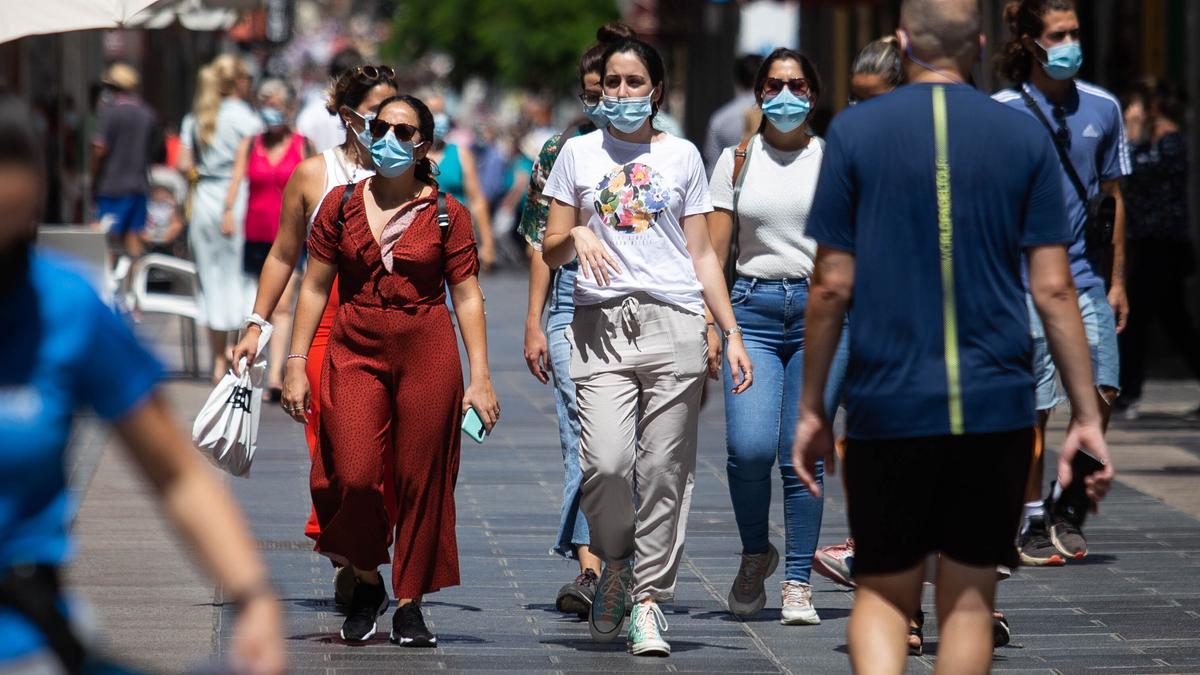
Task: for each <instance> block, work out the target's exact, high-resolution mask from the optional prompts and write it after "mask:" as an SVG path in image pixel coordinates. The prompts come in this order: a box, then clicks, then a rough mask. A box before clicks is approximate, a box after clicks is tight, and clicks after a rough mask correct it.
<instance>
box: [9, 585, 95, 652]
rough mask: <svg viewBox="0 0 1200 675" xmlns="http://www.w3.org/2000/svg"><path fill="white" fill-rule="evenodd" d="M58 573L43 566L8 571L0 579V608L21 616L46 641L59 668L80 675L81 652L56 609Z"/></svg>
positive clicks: (67, 625)
mask: <svg viewBox="0 0 1200 675" xmlns="http://www.w3.org/2000/svg"><path fill="white" fill-rule="evenodd" d="M58 598H59V581H58V573H57V570H55V569H54V568H52V567H49V566H47V565H37V566H35V567H31V568H23V569H21V570H16V569H14V570H9V571H8V572H7V574H5V575H4V577H3V578H2V579H0V606H4V607H11V608H12V609H15V610H16V611H17V612H19V613H21V614H23V615H24V616H25V618H26V619H28V620H29V622H30V623H32V624H33V625H34V626H36V627H37V629H38V630H39V631H41V632H42V635H43V637H45V638H46V643H47V645H49V647H50V651H52V652H54V654H55V656H57V657H58V660H59V662H60V663H61V664H62V666H63V669H64V670H65V671H66V672H67V673H70V674H71V675H76V673H83V672H84V669H83V665H84V661H85V656H86V654H85V650H84V646H83V644H82V643H81V642H80V641H79V638H77V637H76V636H75V633H74V631H73V630H72V628H71V624H70V622H69V621H68V620H67V617H65V616H64V615H63V613H62V612H61V611H59V609H58Z"/></svg>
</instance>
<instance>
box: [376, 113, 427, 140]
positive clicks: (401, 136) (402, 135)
mask: <svg viewBox="0 0 1200 675" xmlns="http://www.w3.org/2000/svg"><path fill="white" fill-rule="evenodd" d="M367 129H368V130H370V132H371V138H383V137H384V136H385V135H387V132H388V129H395V130H396V140H398V141H400V142H401V143H407V142H408V141H411V140H412V139H413V136H416V135H417V133H418V132H419V131H420V129H418V128H416V127H414V126H413V125H411V124H405V123H403V122H398V123H396V124H392V123H391V122H384V121H383V120H381V119H379V118H378V117H376V118H374V119H372V120H370V121H369V122H367Z"/></svg>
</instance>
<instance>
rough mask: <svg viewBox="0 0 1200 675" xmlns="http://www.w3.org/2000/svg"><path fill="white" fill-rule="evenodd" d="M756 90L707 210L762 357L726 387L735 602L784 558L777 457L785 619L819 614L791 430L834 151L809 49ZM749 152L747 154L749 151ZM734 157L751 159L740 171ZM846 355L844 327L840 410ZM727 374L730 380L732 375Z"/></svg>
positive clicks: (781, 55)
mask: <svg viewBox="0 0 1200 675" xmlns="http://www.w3.org/2000/svg"><path fill="white" fill-rule="evenodd" d="M754 92H755V96H756V97H757V99H758V104H759V107H760V108H761V109H762V113H763V119H762V122H761V123H760V124H759V128H758V133H757V134H755V135H754V136H752V137H751V138H750V139H748V140H747V141H744V142H743V143H742V144H741V145H740V146H738V147H736V148H727V149H726V150H725V151H724V152H723V153H722V154H721V157H720V159H718V160H717V164H716V167H715V168H714V170H713V176H712V183H711V190H712V200H713V207H714V208H715V209H716V210H715V211H713V212H712V213H711V214H709V218H708V222H709V229H710V232H711V235H712V241H713V247H714V248H715V249H716V251H717V254H718V256H719V257H720V258H721V259H722V262H725V261H726V260H727V259H728V258H729V257H730V256H731V255H736V260H735V261H734V265H735V266H736V273H737V277H736V281H735V283H734V285H733V290H732V293H731V298H732V302H733V311H734V314H735V316H736V317H737V323H738V325H739V326H741V327H742V329H743V330H744V331H745V335H744V341H745V345H746V351H747V353H749V355H750V358H751V359H753V360H754V364H755V366H757V370H756V373H755V374H756V375H757V378H756V382H755V386H754V389H753V390H752V391H751V392H750V394H749V395H745V396H732V395H730V394H726V396H725V416H726V447H727V450H728V463H727V465H726V471H727V474H728V476H729V492H730V497H731V499H732V501H733V511H734V517H735V519H736V520H737V524H738V532H739V534H740V535H741V539H742V555H741V566H740V568H739V569H738V573H737V576H736V577H735V578H734V581H733V587H732V588H731V589H730V591H729V596H728V604H729V611H730V612H732V613H733V614H735V615H737V616H743V617H748V616H753V615H755V614H757V613H758V612H759V611H760V610H762V608H763V607H764V606H765V605H766V602H767V595H766V589H765V581H766V579H767V577H769V576H770V575H771V574H772V573H773V572H774V571H775V568H776V566H777V565H778V563H779V553H778V551H777V550H776V548H775V547H774V546H773V545H772V544H771V542H770V539H769V536H768V532H769V527H768V525H769V521H770V516H771V471H772V469H773V468H774V466H775V465H776V462H778V465H779V472H780V475H781V477H782V479H783V511H784V529H785V530H786V536H785V548H784V556H785V561H786V563H785V574H784V580H783V588H782V603H781V604H782V623H784V624H786V625H793V624H818V623H820V622H821V619H820V617H819V616H818V615H817V612H816V610H815V609H814V608H813V604H812V585H811V584H810V583H809V581H810V575H811V572H812V557H813V551H814V550H815V549H816V547H817V535H818V534H820V530H821V510H822V502H821V499H820V498H819V497H814V496H813V495H811V494H809V492H808V491H807V490H806V489H805V488H804V486H803V485H802V484H801V483H800V479H799V478H798V477H797V476H796V473H795V471H794V470H793V469H792V436H793V434H794V432H795V429H796V422H797V420H798V413H799V404H800V389H801V376H802V371H803V361H804V311H805V305H806V304H807V299H808V277H809V275H810V274H812V271H813V259H814V256H815V254H816V243H815V242H814V241H813V240H812V239H810V238H809V237H807V236H805V234H804V226H805V219H806V218H807V216H808V210H809V207H810V205H811V204H812V199H813V195H814V193H815V191H816V186H817V176H818V174H819V172H820V168H821V158H822V154H823V152H822V151H823V143H822V141H821V139H819V138H817V137H816V136H814V135H813V133H812V131H811V130H809V129H808V127H807V126H806V125H805V120H807V118H808V114H809V112H810V111H811V110H812V108H813V106H814V105H815V104H816V102H817V99H818V97H819V96H820V93H821V84H820V81H819V80H818V79H817V72H816V69H815V68H814V67H813V65H812V63H811V62H810V61H809V60H808V59H807V58H806V57H804V56H802V55H801V54H799V53H797V52H795V51H792V50H790V49H777V50H775V51H774V52H772V53H771V54H770V55H769V56H768V57H767V58H766V60H765V61H763V64H762V66H761V67H760V68H759V71H758V77H757V78H756V81H755V87H754ZM739 153H744V155H745V159H744V160H742V161H738V159H737V155H738V154H739ZM735 164H736V165H740V166H738V167H737V174H738V175H737V176H734V173H735ZM716 337H717V336H716V335H715V334H711V335H710V336H709V339H710V340H715V339H716ZM845 364H846V344H845V336H844V334H843V341H842V344H841V345H840V346H839V348H838V356H837V358H836V359H835V363H834V366H833V370H832V372H831V373H830V384H829V387H828V391H827V393H826V399H825V405H826V407H827V408H828V409H829V411H830V413H831V414H832V413H833V411H835V410H836V408H837V395H838V390H839V388H840V386H841V385H840V383H841V380H842V375H843V373H844V371H845ZM726 384H727V385H731V381H729V379H728V375H727V381H726Z"/></svg>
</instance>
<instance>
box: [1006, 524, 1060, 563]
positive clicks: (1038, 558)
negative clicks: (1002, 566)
mask: <svg viewBox="0 0 1200 675" xmlns="http://www.w3.org/2000/svg"><path fill="white" fill-rule="evenodd" d="M1017 552H1018V553H1020V555H1021V564H1022V565H1026V566H1029V567H1059V566H1061V565H1063V564H1064V563H1065V562H1066V561H1065V560H1063V557H1062V556H1061V555H1059V552H1058V549H1057V548H1055V546H1054V542H1052V541H1050V533H1049V532H1047V531H1046V521H1045V519H1044V518H1035V519H1033V520H1031V521H1030V522H1029V527H1027V528H1025V531H1024V532H1022V533H1021V537H1020V539H1018V540H1017Z"/></svg>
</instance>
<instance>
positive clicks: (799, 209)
mask: <svg viewBox="0 0 1200 675" xmlns="http://www.w3.org/2000/svg"><path fill="white" fill-rule="evenodd" d="M733 151H734V148H726V149H725V150H724V151H723V152H722V153H721V157H720V159H718V160H717V164H716V166H715V167H714V168H713V175H712V186H711V189H712V203H713V207H714V208H718V209H727V210H729V211H732V210H733V181H732V179H733ZM749 153H750V156H749V157H748V158H747V160H746V163H745V165H743V166H742V172H743V173H745V178H744V180H743V181H742V194H741V196H740V197H739V198H738V220H739V228H740V229H739V231H738V246H739V252H738V260H737V273H738V274H739V275H741V276H746V277H757V278H759V279H799V278H806V277H808V276H809V275H810V274H812V270H813V259H814V258H815V257H816V255H817V242H815V241H813V239H812V238H811V237H807V236H805V235H804V226H805V224H806V223H807V222H808V212H809V210H810V209H811V208H812V202H813V195H814V194H816V191H817V176H818V175H819V174H820V173H821V158H822V157H823V156H824V154H825V142H824V141H823V140H821V139H820V138H813V139H812V141H810V142H809V144H808V146H807V147H805V148H803V149H801V150H795V151H791V152H784V151H782V150H777V149H775V148H773V147H771V146H770V145H767V144H766V143H764V142H763V140H762V136H761V135H757V134H756V135H755V136H754V140H753V141H751V146H750V148H749Z"/></svg>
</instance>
